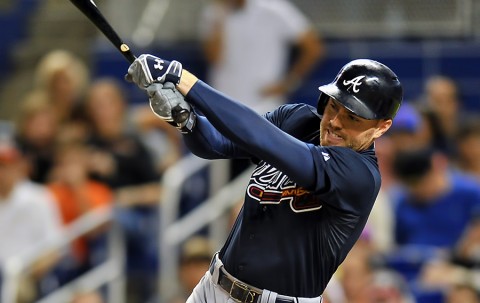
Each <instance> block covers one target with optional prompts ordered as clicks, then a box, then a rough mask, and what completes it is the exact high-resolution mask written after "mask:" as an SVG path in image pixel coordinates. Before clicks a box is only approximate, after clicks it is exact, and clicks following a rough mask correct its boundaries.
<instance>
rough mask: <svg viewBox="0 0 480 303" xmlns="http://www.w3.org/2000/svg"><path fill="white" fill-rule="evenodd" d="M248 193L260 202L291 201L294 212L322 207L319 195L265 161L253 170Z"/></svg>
mask: <svg viewBox="0 0 480 303" xmlns="http://www.w3.org/2000/svg"><path fill="white" fill-rule="evenodd" d="M247 194H248V196H249V197H250V198H252V199H254V200H256V201H259V202H260V204H280V203H289V204H290V208H291V209H292V210H293V211H294V212H306V211H314V210H317V209H320V208H322V202H321V201H320V199H319V197H318V196H316V195H314V194H312V193H311V192H309V191H307V190H306V189H304V188H302V187H299V186H297V184H296V183H295V182H293V181H292V180H290V178H288V176H287V175H285V174H284V173H282V172H281V171H279V170H278V169H276V168H275V167H273V166H271V165H270V164H267V163H265V162H264V161H262V162H260V164H259V166H257V168H256V169H255V170H254V171H253V173H252V176H251V177H250V184H249V185H248V187H247Z"/></svg>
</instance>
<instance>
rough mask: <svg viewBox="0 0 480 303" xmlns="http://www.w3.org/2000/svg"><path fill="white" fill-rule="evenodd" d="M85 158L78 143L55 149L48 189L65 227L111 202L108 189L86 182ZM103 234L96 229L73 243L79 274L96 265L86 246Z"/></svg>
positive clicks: (87, 174) (86, 161)
mask: <svg viewBox="0 0 480 303" xmlns="http://www.w3.org/2000/svg"><path fill="white" fill-rule="evenodd" d="M88 157H89V153H88V149H87V147H86V146H84V145H82V144H80V143H72V142H67V143H61V144H60V145H59V146H57V148H56V152H55V162H54V163H55V164H54V166H53V171H52V180H51V181H50V182H49V183H48V188H49V190H50V191H51V192H52V194H53V196H54V197H55V201H56V203H57V205H58V208H59V209H60V211H61V214H62V218H63V223H64V224H65V225H68V224H71V223H72V222H74V221H75V220H77V219H78V218H80V217H81V216H82V215H84V214H86V213H87V212H89V211H92V210H93V209H98V208H102V207H108V206H109V205H110V204H111V203H112V202H113V194H112V191H111V189H110V188H109V187H107V186H106V185H105V184H102V183H99V182H96V181H93V180H90V179H89V170H88ZM103 231H104V228H97V229H95V230H93V231H91V232H90V233H88V234H87V235H86V236H85V237H82V238H80V239H78V240H77V241H75V242H74V244H73V251H74V255H75V258H76V263H77V264H78V268H79V270H80V272H81V271H83V270H86V269H89V268H90V265H91V264H92V263H95V260H93V259H92V257H93V256H92V255H91V254H90V249H91V248H90V247H89V243H92V242H95V241H96V240H98V238H99V237H101V236H102V235H103V234H104V233H103Z"/></svg>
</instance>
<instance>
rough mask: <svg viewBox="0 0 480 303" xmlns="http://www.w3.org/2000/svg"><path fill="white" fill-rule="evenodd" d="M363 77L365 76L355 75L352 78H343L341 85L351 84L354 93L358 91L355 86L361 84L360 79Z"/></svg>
mask: <svg viewBox="0 0 480 303" xmlns="http://www.w3.org/2000/svg"><path fill="white" fill-rule="evenodd" d="M363 78H365V76H358V77H355V78H353V79H352V80H348V81H347V80H343V85H345V86H347V85H350V87H351V86H353V92H354V93H358V92H359V90H358V88H357V86H360V85H362V82H361V81H362V79H363Z"/></svg>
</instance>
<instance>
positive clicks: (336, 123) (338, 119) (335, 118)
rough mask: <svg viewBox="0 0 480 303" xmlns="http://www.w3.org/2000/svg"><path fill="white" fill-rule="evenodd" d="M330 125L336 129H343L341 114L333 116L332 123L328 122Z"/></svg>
mask: <svg viewBox="0 0 480 303" xmlns="http://www.w3.org/2000/svg"><path fill="white" fill-rule="evenodd" d="M328 122H329V123H330V126H331V127H332V128H334V129H341V128H342V121H341V117H340V113H337V114H335V116H333V117H332V118H331V119H330V121H328Z"/></svg>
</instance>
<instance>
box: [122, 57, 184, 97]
mask: <svg viewBox="0 0 480 303" xmlns="http://www.w3.org/2000/svg"><path fill="white" fill-rule="evenodd" d="M182 70H183V69H182V64H181V63H180V62H178V61H175V60H174V61H171V62H170V61H167V60H163V59H160V58H158V57H155V56H152V55H149V54H142V55H140V56H139V57H138V58H137V59H135V61H134V62H133V63H132V64H131V65H130V66H129V68H128V73H127V75H126V76H125V79H126V80H127V81H129V82H133V83H135V84H136V85H138V87H140V88H141V89H146V88H147V87H148V86H149V85H151V84H153V83H165V82H172V83H174V84H175V85H176V84H178V83H179V82H180V77H181V76H182Z"/></svg>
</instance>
